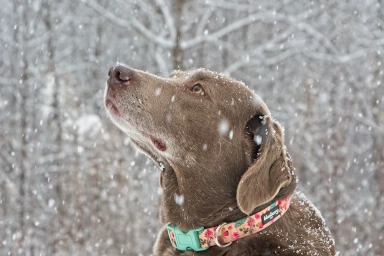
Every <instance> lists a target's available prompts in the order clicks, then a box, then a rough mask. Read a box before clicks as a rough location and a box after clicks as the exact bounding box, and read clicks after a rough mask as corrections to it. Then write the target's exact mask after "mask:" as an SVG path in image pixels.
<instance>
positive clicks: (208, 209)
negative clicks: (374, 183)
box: [105, 65, 335, 256]
mask: <svg viewBox="0 0 384 256" xmlns="http://www.w3.org/2000/svg"><path fill="white" fill-rule="evenodd" d="M109 75H110V77H109V79H108V82H107V88H106V93H105V104H106V108H107V112H108V113H109V116H110V118H111V119H112V121H113V122H114V123H115V124H116V125H117V126H118V127H119V128H120V129H122V130H123V131H124V132H125V133H126V134H127V135H128V136H129V137H130V138H131V141H132V143H133V144H134V145H135V146H136V147H138V148H139V149H140V150H142V151H143V152H145V153H146V154H147V155H148V156H149V157H150V158H152V159H153V160H154V161H155V162H156V163H157V164H158V165H159V166H160V167H161V169H162V173H161V178H160V185H161V187H162V189H163V196H162V205H161V214H160V215H161V220H162V222H163V223H164V224H166V223H172V224H174V225H176V226H178V227H179V228H180V229H182V230H189V229H192V228H197V227H201V226H204V227H212V226H217V225H220V224H221V223H223V222H227V223H229V222H233V221H237V220H239V219H242V218H244V217H245V216H247V215H249V214H252V213H254V212H257V211H260V210H261V209H264V208H265V207H266V206H268V204H270V203H271V202H272V201H273V200H277V199H281V198H285V197H287V196H289V195H292V203H291V206H290V208H289V210H288V211H287V213H286V214H285V215H283V217H282V218H281V219H280V220H278V221H276V223H274V224H273V225H271V226H270V227H268V228H266V229H265V230H263V231H261V232H259V233H257V234H254V235H252V236H249V237H247V238H244V239H240V240H238V241H236V242H234V243H233V244H232V245H231V246H229V247H226V248H220V247H218V246H213V247H210V248H209V249H208V250H206V251H204V252H199V253H198V252H193V251H186V252H181V251H178V250H176V249H174V248H173V247H172V245H171V243H170V241H169V238H168V235H167V231H166V229H165V228H164V229H163V230H162V231H161V232H160V234H159V237H158V239H157V242H156V245H155V247H154V254H155V255H166V256H168V255H169V256H171V255H215V256H218V255H334V254H335V248H334V242H333V239H332V237H331V235H330V232H329V230H328V228H327V227H326V226H325V223H324V221H323V220H322V218H321V215H319V213H318V212H317V210H316V208H315V207H314V206H313V205H312V204H311V203H310V202H309V201H308V200H307V199H306V198H305V196H304V195H302V194H301V193H298V192H295V189H296V183H297V181H296V176H295V173H294V168H293V167H292V163H291V159H290V156H289V154H288V153H287V151H286V148H285V146H284V138H283V131H282V128H281V127H280V125H279V124H278V123H277V122H276V121H274V120H273V119H272V117H271V115H270V112H269V110H268V108H267V106H266V105H265V103H264V102H263V101H262V100H261V99H260V98H259V97H258V96H257V95H256V94H255V93H254V92H252V91H251V90H249V89H248V88H247V87H246V86H245V85H244V84H243V83H241V82H238V81H235V80H233V79H231V78H229V77H226V76H223V75H222V74H219V73H215V72H211V71H206V70H196V71H192V72H182V71H176V72H173V73H172V74H171V76H170V77H169V78H161V77H158V76H155V75H153V74H150V73H147V72H143V71H140V70H135V69H131V68H127V67H125V66H122V65H119V66H117V67H114V68H112V69H111V70H110V73H109ZM181 196H183V198H184V200H175V198H181ZM181 201H182V202H181Z"/></svg>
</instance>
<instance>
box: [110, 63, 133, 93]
mask: <svg viewBox="0 0 384 256" xmlns="http://www.w3.org/2000/svg"><path fill="white" fill-rule="evenodd" d="M133 75H134V71H133V70H132V69H130V68H128V67H124V66H121V65H119V66H116V67H112V68H110V69H109V71H108V76H109V79H108V85H109V86H110V87H112V88H115V87H120V86H127V85H130V84H131V80H132V78H133Z"/></svg>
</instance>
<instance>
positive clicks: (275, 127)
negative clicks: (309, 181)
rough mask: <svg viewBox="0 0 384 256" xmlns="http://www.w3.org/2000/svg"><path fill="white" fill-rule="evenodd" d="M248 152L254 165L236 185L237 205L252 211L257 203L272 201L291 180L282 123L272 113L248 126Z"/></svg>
mask: <svg viewBox="0 0 384 256" xmlns="http://www.w3.org/2000/svg"><path fill="white" fill-rule="evenodd" d="M245 132H246V136H247V139H246V140H247V148H248V149H247V154H249V158H250V159H251V162H252V164H251V165H250V167H249V168H248V170H247V171H246V172H245V173H244V175H243V176H242V177H241V179H240V182H239V184H238V187H237V195H236V198H237V204H238V206H239V208H240V210H241V211H242V212H244V213H246V214H250V213H251V212H252V211H253V210H254V209H255V208H256V207H257V206H260V205H262V204H265V203H267V202H269V201H271V200H272V199H273V198H274V197H275V196H276V195H277V193H278V192H279V190H280V189H281V188H282V187H284V186H286V185H287V184H289V183H290V182H291V179H292V175H291V171H290V168H291V164H290V163H289V162H288V161H289V160H288V159H287V153H286V149H285V146H284V136H283V131H282V128H281V127H280V125H279V124H278V123H277V122H275V121H274V120H273V119H272V118H271V117H270V116H261V115H256V116H254V117H253V118H251V120H249V121H248V123H247V125H246V128H245Z"/></svg>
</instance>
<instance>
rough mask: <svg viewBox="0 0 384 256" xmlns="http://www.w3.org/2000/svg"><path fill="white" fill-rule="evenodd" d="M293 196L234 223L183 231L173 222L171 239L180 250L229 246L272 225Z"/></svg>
mask: <svg viewBox="0 0 384 256" xmlns="http://www.w3.org/2000/svg"><path fill="white" fill-rule="evenodd" d="M290 202H291V197H290V196H289V197H287V198H284V199H281V200H277V201H274V202H273V203H272V204H271V205H269V206H268V207H267V208H264V209H263V210H261V211H260V212H257V213H255V214H253V215H251V216H248V217H245V218H243V219H241V220H238V221H236V222H232V223H228V224H227V223H222V224H221V225H219V226H216V227H211V228H206V229H204V227H200V228H196V229H192V230H189V231H187V232H184V231H181V230H180V229H179V228H177V227H176V226H174V225H172V224H168V225H167V230H168V235H169V239H170V240H171V243H172V246H173V247H175V248H176V249H178V250H180V251H187V250H194V251H205V250H207V249H208V248H209V247H210V246H214V245H217V246H219V247H227V246H229V245H230V244H231V243H232V242H233V241H236V240H238V239H241V238H244V237H247V236H250V235H253V234H255V233H257V232H259V231H261V230H263V229H265V228H267V227H268V226H270V225H272V224H273V223H274V222H275V221H276V220H278V219H279V218H280V217H281V216H283V215H284V213H285V212H286V211H287V210H288V207H289V205H290Z"/></svg>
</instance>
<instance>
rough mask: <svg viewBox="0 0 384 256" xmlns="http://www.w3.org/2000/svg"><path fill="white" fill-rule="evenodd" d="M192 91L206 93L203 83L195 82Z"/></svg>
mask: <svg viewBox="0 0 384 256" xmlns="http://www.w3.org/2000/svg"><path fill="white" fill-rule="evenodd" d="M192 92H193V93H197V94H202V95H204V91H203V87H201V84H195V85H194V86H193V87H192Z"/></svg>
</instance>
